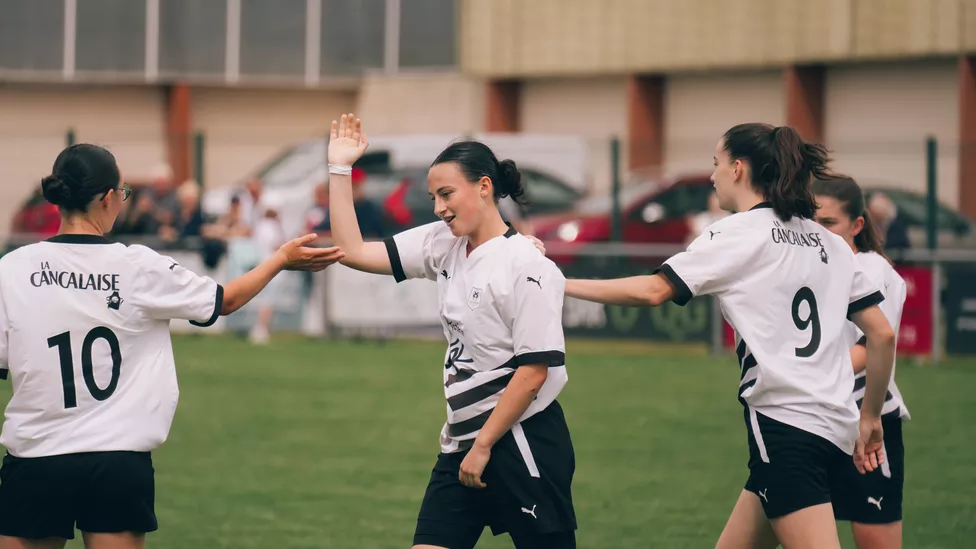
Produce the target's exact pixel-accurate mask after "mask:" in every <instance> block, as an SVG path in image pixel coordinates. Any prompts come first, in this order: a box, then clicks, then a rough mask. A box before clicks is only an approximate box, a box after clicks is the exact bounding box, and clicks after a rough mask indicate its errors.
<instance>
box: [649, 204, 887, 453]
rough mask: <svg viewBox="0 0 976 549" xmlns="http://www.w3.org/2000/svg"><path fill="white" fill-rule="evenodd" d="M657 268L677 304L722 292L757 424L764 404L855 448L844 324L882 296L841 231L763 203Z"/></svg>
mask: <svg viewBox="0 0 976 549" xmlns="http://www.w3.org/2000/svg"><path fill="white" fill-rule="evenodd" d="M658 272H660V273H662V274H664V275H665V276H666V277H667V278H668V279H669V280H670V281H671V283H672V284H673V285H674V287H675V290H676V293H675V296H674V298H673V299H674V301H675V302H676V303H678V304H679V305H683V304H685V303H687V302H688V301H689V300H690V299H691V298H692V297H693V296H697V295H714V296H716V297H717V298H718V300H719V303H720V305H721V307H722V312H723V314H724V315H725V318H726V319H727V320H728V321H729V324H731V325H732V327H733V328H734V329H735V333H736V350H737V354H738V356H739V364H740V378H739V399H740V401H741V402H742V403H743V404H744V405H745V406H746V408H747V409H748V411H749V413H750V415H751V421H752V423H753V427H754V428H756V427H757V420H756V413H757V412H759V413H762V414H763V415H765V416H767V417H770V418H772V419H775V420H776V421H779V422H782V423H786V424H788V425H792V426H793V427H796V428H798V429H803V430H805V431H808V432H811V433H813V434H815V435H818V436H821V437H823V438H825V439H827V440H829V441H831V442H833V443H834V444H835V445H837V446H838V447H839V448H840V449H842V450H844V451H845V452H847V453H852V452H853V450H854V442H855V440H856V439H857V424H858V418H859V412H858V409H857V405H856V404H855V402H854V396H853V394H852V393H851V387H853V386H854V372H853V368H852V366H851V357H850V344H849V343H850V342H849V340H848V338H847V337H845V336H844V332H845V330H846V329H847V326H848V324H849V322H848V319H849V318H850V316H851V315H852V314H854V313H855V312H857V311H860V310H862V309H864V308H866V307H869V306H871V305H874V304H877V303H880V302H881V301H882V300H883V299H884V298H883V296H882V294H881V293H880V292H879V291H878V286H877V285H876V284H874V283H873V281H872V280H871V279H870V278H869V277H868V276H867V275H865V273H864V272H863V271H862V270H861V269H860V266H859V265H858V263H857V261H856V260H855V258H854V252H853V251H851V248H850V246H848V245H847V243H846V242H845V241H844V240H843V239H842V238H841V237H839V236H837V235H835V234H832V233H830V232H829V231H827V230H826V229H824V228H823V227H822V226H820V225H819V224H817V223H816V222H814V221H812V220H807V219H798V218H793V219H791V220H789V221H781V220H780V219H778V218H777V216H776V214H775V213H774V212H773V210H772V208H771V207H770V205H769V204H760V205H758V206H756V207H755V208H753V209H752V210H750V211H747V212H742V213H738V214H735V215H732V216H729V217H726V218H724V219H722V220H719V221H717V222H715V223H714V224H712V225H711V226H710V227H709V228H708V229H707V230H706V231H705V232H704V233H703V234H702V235H701V236H699V237H698V238H697V239H696V240H695V241H694V242H692V243H691V245H690V246H688V249H687V251H685V252H682V253H680V254H677V255H675V256H674V257H672V258H670V259H668V260H667V261H666V262H665V264H664V265H662V267H661V268H660V269H659V271H658Z"/></svg>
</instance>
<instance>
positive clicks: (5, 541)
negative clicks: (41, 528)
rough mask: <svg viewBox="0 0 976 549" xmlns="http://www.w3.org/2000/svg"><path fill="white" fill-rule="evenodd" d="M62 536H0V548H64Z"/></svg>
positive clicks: (65, 541) (64, 542)
mask: <svg viewBox="0 0 976 549" xmlns="http://www.w3.org/2000/svg"><path fill="white" fill-rule="evenodd" d="M67 543H68V540H66V539H64V538H46V539H24V538H14V537H10V536H0V549H64V546H65V545H66V544H67Z"/></svg>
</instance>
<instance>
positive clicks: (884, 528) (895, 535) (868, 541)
mask: <svg viewBox="0 0 976 549" xmlns="http://www.w3.org/2000/svg"><path fill="white" fill-rule="evenodd" d="M901 524H902V523H901V521H898V522H892V523H889V524H862V523H857V522H852V523H851V532H852V533H853V534H854V543H855V544H856V545H857V549H901V537H902V534H901Z"/></svg>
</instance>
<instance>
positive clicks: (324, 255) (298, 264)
mask: <svg viewBox="0 0 976 549" xmlns="http://www.w3.org/2000/svg"><path fill="white" fill-rule="evenodd" d="M316 238H318V235H316V234H307V235H305V236H302V237H299V238H296V239H294V240H292V241H290V242H287V243H285V244H284V245H283V246H282V247H280V248H278V252H277V253H278V254H279V257H280V258H281V260H282V269H283V270H286V271H321V270H323V269H325V268H326V267H328V266H329V265H332V264H333V263H335V262H336V261H339V260H340V259H342V258H343V257H345V255H346V254H344V253H343V252H342V250H340V249H339V247H338V246H333V247H331V248H309V247H306V244H311V243H312V242H314V241H315V239H316Z"/></svg>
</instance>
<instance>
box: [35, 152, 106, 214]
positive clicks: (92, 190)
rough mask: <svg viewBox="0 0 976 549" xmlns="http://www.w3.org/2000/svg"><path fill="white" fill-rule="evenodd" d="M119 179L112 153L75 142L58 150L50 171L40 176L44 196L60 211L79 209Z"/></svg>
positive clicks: (83, 207) (78, 210)
mask: <svg viewBox="0 0 976 549" xmlns="http://www.w3.org/2000/svg"><path fill="white" fill-rule="evenodd" d="M120 183H121V176H120V175H119V167H118V165H117V164H116V163H115V156H113V155H112V153H110V152H108V150H106V149H104V148H102V147H99V146H97V145H90V144H88V143H79V144H77V145H72V146H70V147H68V148H67V149H64V150H63V151H61V154H59V155H58V157H57V159H55V161H54V167H53V168H52V169H51V175H48V176H46V177H44V179H42V180H41V191H42V193H43V194H44V199H45V200H47V201H48V202H50V203H51V204H54V205H55V206H57V207H58V209H60V210H61V211H62V212H83V211H85V210H87V209H88V204H90V203H91V201H92V200H93V199H94V198H95V197H97V196H98V195H100V194H103V193H107V192H108V191H110V190H112V189H118V188H119V185H120Z"/></svg>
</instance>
